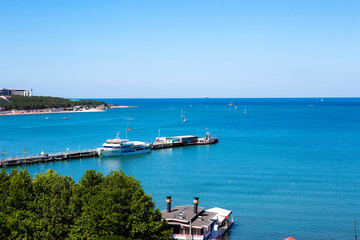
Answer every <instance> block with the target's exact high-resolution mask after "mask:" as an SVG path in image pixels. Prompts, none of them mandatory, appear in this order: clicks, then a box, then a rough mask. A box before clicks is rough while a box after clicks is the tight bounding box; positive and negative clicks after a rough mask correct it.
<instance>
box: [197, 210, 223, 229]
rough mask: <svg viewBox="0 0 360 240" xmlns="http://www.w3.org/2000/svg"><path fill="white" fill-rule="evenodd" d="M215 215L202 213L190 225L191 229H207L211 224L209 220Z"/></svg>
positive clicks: (211, 221)
mask: <svg viewBox="0 0 360 240" xmlns="http://www.w3.org/2000/svg"><path fill="white" fill-rule="evenodd" d="M216 214H217V213H214V212H207V211H204V212H202V213H201V214H199V215H198V216H197V218H196V219H195V220H194V221H193V222H192V223H191V226H192V227H195V228H203V227H208V226H210V225H211V223H213V220H211V219H212V218H213V217H214V216H215V215H216Z"/></svg>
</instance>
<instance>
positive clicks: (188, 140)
mask: <svg viewBox="0 0 360 240" xmlns="http://www.w3.org/2000/svg"><path fill="white" fill-rule="evenodd" d="M217 142H218V139H217V138H212V137H210V135H209V134H208V133H207V135H206V137H202V138H199V137H197V136H193V135H186V136H175V137H157V138H156V141H155V142H153V143H151V144H150V146H151V150H157V149H164V148H174V147H184V146H193V145H208V144H214V143H217ZM2 155H3V160H2V161H0V166H1V167H4V166H17V165H22V164H25V165H26V164H35V163H42V162H53V161H62V160H69V159H80V158H88V157H99V151H98V150H84V151H75V152H65V153H56V154H43V153H42V154H40V155H35V156H29V157H26V147H25V157H19V158H10V159H5V150H3V154H2Z"/></svg>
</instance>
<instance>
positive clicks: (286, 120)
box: [0, 99, 360, 240]
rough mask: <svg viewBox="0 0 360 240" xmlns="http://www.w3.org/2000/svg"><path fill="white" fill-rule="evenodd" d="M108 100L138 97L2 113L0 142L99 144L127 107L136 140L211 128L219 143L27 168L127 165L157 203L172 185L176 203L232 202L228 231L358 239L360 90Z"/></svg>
mask: <svg viewBox="0 0 360 240" xmlns="http://www.w3.org/2000/svg"><path fill="white" fill-rule="evenodd" d="M104 101H106V102H108V103H115V104H120V105H136V106H139V107H138V108H129V109H110V110H107V111H106V112H102V113H69V114H49V115H28V116H2V117H0V126H1V135H0V146H5V148H6V149H5V150H6V156H7V157H10V155H12V156H17V155H23V151H24V146H26V147H27V151H28V152H29V154H30V155H31V154H39V153H40V152H41V151H44V152H45V153H56V152H60V151H67V149H69V151H71V150H78V149H94V148H97V147H100V146H101V145H102V143H103V142H104V141H105V140H106V139H108V138H114V137H115V136H116V133H117V132H118V131H121V133H120V134H121V135H122V136H124V129H125V128H126V127H127V120H125V118H128V117H130V118H134V120H131V121H130V127H131V128H132V129H133V130H132V131H131V132H129V136H128V137H129V138H130V139H133V140H142V141H154V140H155V137H157V136H158V134H159V133H158V130H159V129H160V130H161V136H176V135H187V134H194V135H200V136H202V135H205V128H208V129H209V130H210V133H211V134H212V135H214V136H216V137H218V138H219V143H218V144H216V145H211V146H191V147H190V146H189V147H183V148H175V149H164V150H158V151H154V152H153V153H151V154H147V155H139V156H130V157H123V158H107V159H98V158H88V159H82V160H69V161H63V162H52V163H43V164H36V165H29V166H28V170H29V171H30V172H31V174H32V175H34V174H36V173H39V172H44V171H46V170H47V169H48V168H53V169H55V170H56V171H58V172H60V174H62V175H67V176H71V177H73V178H74V179H75V180H76V181H78V180H79V179H80V177H81V176H82V175H83V174H84V172H85V170H86V169H96V170H98V171H102V172H104V173H107V172H108V171H109V170H117V169H123V170H124V171H125V173H126V174H129V175H133V176H135V178H137V179H139V180H140V181H141V183H142V185H143V187H144V188H145V191H146V192H147V193H148V194H152V196H153V199H154V201H155V202H156V206H157V207H158V208H160V209H161V210H163V209H165V208H166V203H165V199H166V196H167V195H171V196H172V197H173V206H174V205H183V204H189V205H191V204H192V199H193V197H194V196H198V197H200V206H203V207H206V208H211V207H215V206H218V207H222V208H226V209H230V210H232V211H233V215H234V220H235V222H236V224H235V225H234V227H233V228H232V229H231V230H230V232H229V234H228V235H227V239H232V240H234V239H258V238H261V239H284V238H286V237H288V236H293V237H294V238H296V239H297V240H299V239H354V223H353V221H354V218H357V220H358V222H360V180H359V179H360V171H359V170H360V99H324V100H323V101H321V99H106V100H104ZM229 103H232V104H233V105H232V106H229ZM235 105H237V110H235ZM245 107H246V110H247V113H246V114H244V109H245ZM181 109H183V110H184V111H185V116H186V118H187V120H188V121H187V122H186V123H184V122H182V119H181V116H180V115H181ZM45 117H50V119H47V120H46V119H45ZM63 117H67V118H68V119H67V120H62V118H63ZM8 170H10V168H8ZM358 228H359V229H360V226H359V225H358Z"/></svg>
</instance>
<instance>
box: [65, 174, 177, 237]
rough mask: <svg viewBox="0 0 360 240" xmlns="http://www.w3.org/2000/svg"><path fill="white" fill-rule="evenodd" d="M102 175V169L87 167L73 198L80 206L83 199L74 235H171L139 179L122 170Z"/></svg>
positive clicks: (77, 206)
mask: <svg viewBox="0 0 360 240" xmlns="http://www.w3.org/2000/svg"><path fill="white" fill-rule="evenodd" d="M100 177H101V175H100V173H98V174H96V172H94V171H87V173H86V174H85V176H84V177H83V178H82V179H81V181H80V182H79V185H78V186H76V188H78V189H76V190H75V194H74V202H75V203H76V208H77V209H79V202H81V205H82V208H81V209H82V213H81V215H80V216H79V217H78V218H77V219H76V221H75V224H74V227H73V229H72V232H71V234H70V236H71V238H72V239H96V238H98V237H103V236H113V237H115V236H122V237H125V238H127V239H169V236H170V234H171V231H170V230H168V225H167V224H166V222H164V221H162V220H161V214H160V212H159V210H158V209H157V210H154V207H155V206H154V203H153V202H152V199H151V196H150V195H146V194H145V193H144V191H143V189H142V187H141V185H140V182H139V181H137V180H135V179H134V178H133V177H131V176H126V175H125V174H124V172H123V171H112V172H110V173H109V174H108V175H107V176H105V177H101V179H100ZM89 183H90V184H89ZM84 186H86V187H85V188H84ZM89 186H90V187H89ZM84 189H85V190H86V192H83V191H84ZM80 192H81V193H82V194H79V193H80Z"/></svg>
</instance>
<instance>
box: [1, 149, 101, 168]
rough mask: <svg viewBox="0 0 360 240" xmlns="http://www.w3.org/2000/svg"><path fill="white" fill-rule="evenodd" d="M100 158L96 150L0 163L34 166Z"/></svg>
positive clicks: (8, 160)
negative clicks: (44, 163)
mask: <svg viewBox="0 0 360 240" xmlns="http://www.w3.org/2000/svg"><path fill="white" fill-rule="evenodd" d="M97 156H99V154H98V152H97V151H96V150H85V151H77V152H69V153H57V154H41V155H37V156H32V157H24V158H12V159H3V160H2V161H1V162H0V166H2V167H3V166H16V165H22V164H25V165H26V164H34V163H41V162H52V161H61V160H68V159H78V158H86V157H97Z"/></svg>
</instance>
